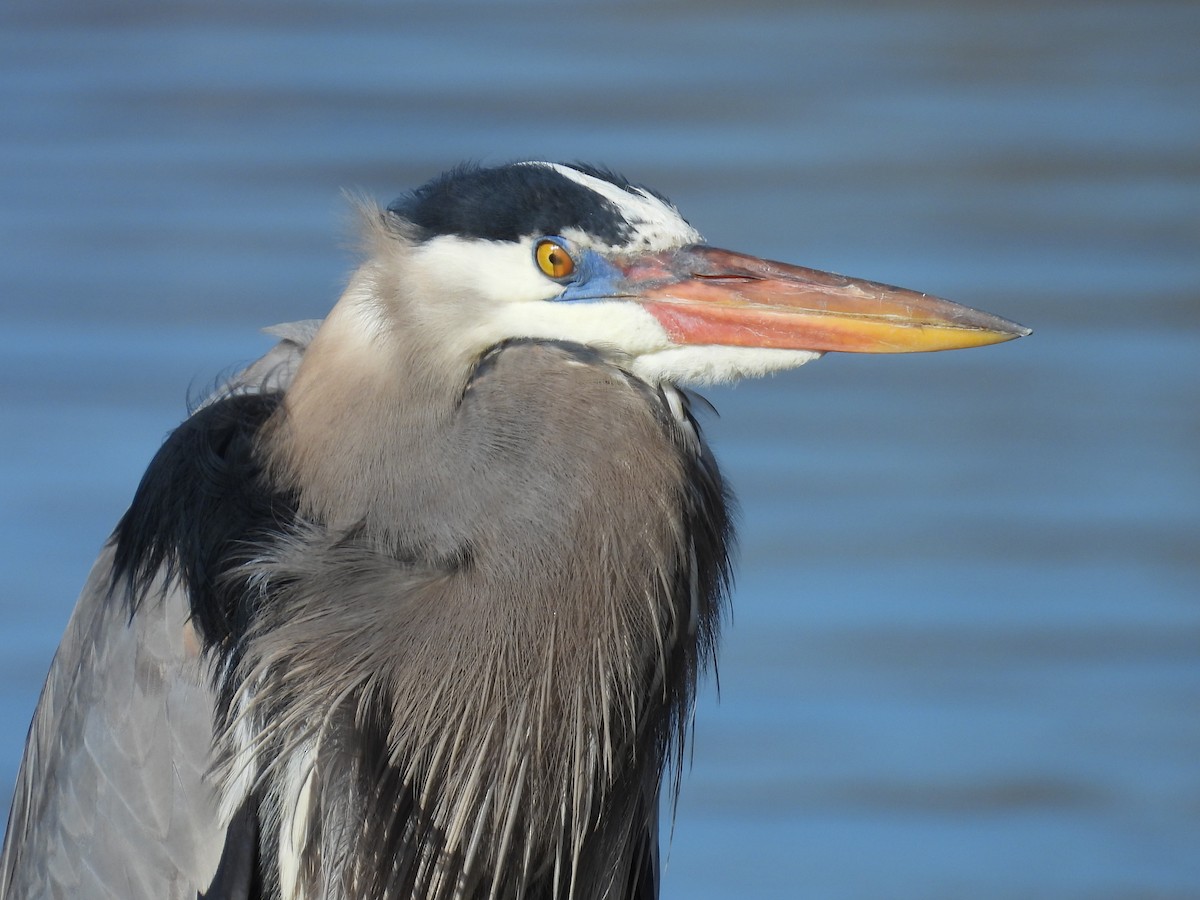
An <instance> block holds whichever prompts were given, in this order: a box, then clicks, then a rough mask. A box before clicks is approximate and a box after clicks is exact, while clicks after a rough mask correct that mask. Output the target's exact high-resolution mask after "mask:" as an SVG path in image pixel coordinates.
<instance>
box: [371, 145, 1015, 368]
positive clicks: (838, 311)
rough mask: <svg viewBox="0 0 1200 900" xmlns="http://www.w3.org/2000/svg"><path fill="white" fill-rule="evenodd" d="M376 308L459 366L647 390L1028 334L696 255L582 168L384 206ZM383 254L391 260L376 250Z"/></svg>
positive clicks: (962, 310)
mask: <svg viewBox="0 0 1200 900" xmlns="http://www.w3.org/2000/svg"><path fill="white" fill-rule="evenodd" d="M379 222H381V223H382V225H383V229H384V231H385V232H386V233H387V234H388V235H389V236H391V237H392V238H395V239H397V240H398V245H397V243H396V241H392V242H391V244H389V243H388V242H387V241H385V242H383V243H382V244H381V245H380V247H379V248H377V254H376V255H377V258H378V257H379V256H380V255H382V257H384V259H383V260H382V262H383V263H384V264H385V268H386V263H387V257H388V255H389V254H390V253H396V254H399V255H401V256H402V257H403V267H402V273H398V277H397V278H395V279H394V280H393V281H394V287H393V289H392V290H391V291H382V292H380V293H382V294H384V295H385V296H386V295H388V294H391V295H393V296H401V297H404V298H407V300H408V304H407V305H408V307H409V310H410V315H417V316H418V317H419V318H420V319H421V321H422V322H424V323H426V324H431V325H433V326H434V327H436V328H438V329H439V333H440V334H441V335H442V336H444V337H445V338H446V339H447V340H448V341H452V342H453V343H454V344H455V345H456V346H458V347H460V348H461V349H462V350H463V351H464V352H466V353H467V354H469V355H478V354H480V353H482V352H484V351H486V350H487V348H489V347H491V346H495V345H496V344H498V343H501V342H503V341H505V340H509V339H514V338H533V339H546V340H562V341H571V342H577V343H581V344H585V345H588V346H591V347H594V348H596V349H598V350H600V351H602V352H607V353H610V354H612V355H614V356H615V357H617V358H619V359H620V360H621V361H622V363H623V364H624V365H625V366H626V367H627V368H629V369H630V370H631V371H633V372H634V373H635V374H637V375H639V376H640V377H642V378H645V379H646V380H648V381H650V382H652V383H656V382H661V381H682V382H690V383H710V382H721V381H730V380H734V379H736V378H741V377H746V376H754V375H761V374H764V373H766V372H771V371H776V370H780V369H787V368H792V367H795V366H799V365H802V364H804V363H806V362H809V361H810V360H813V359H816V358H817V357H819V356H820V355H821V354H823V353H825V352H827V351H849V352H867V353H900V352H912V351H924V350H946V349H953V348H961V347H975V346H981V345H985V344H991V343H997V342H999V341H1006V340H1010V339H1012V338H1015V337H1019V336H1021V335H1023V334H1027V333H1028V329H1025V328H1023V327H1022V326H1019V325H1016V324H1014V323H1012V322H1008V321H1006V320H1004V319H1001V318H998V317H996V316H992V315H989V314H987V313H982V312H978V311H976V310H972V309H969V308H967V307H964V306H960V305H958V304H955V303H951V302H950V301H947V300H942V299H939V298H936V297H932V296H929V295H926V294H920V293H916V292H914V291H909V290H904V289H902V288H896V287H891V286H889V285H884V284H877V283H874V282H869V281H863V280H858V279H852V278H846V277H843V276H840V275H834V274H831V273H827V272H821V271H818V270H815V269H807V268H802V267H799V266H793V265H788V264H785V263H779V262H772V261H770V260H764V259H761V258H758V257H755V256H750V255H747V254H742V253H736V252H733V251H728V250H721V249H718V248H715V247H711V246H709V245H707V244H705V243H704V240H703V238H702V237H701V235H700V233H699V232H698V231H696V229H695V228H693V227H692V226H691V225H690V224H689V223H688V222H687V221H686V220H685V219H684V218H683V216H682V215H680V213H679V211H678V210H677V209H676V208H675V207H674V206H673V205H672V204H671V203H670V201H668V200H667V199H666V198H665V197H663V196H661V195H660V194H657V193H655V192H654V191H651V190H649V189H647V188H645V187H641V186H638V185H635V184H631V183H629V182H627V181H625V180H624V179H623V178H621V177H619V176H617V175H614V174H613V173H611V172H607V171H604V170H600V169H595V168H591V167H589V166H584V165H563V164H557V163H547V162H523V163H513V164H508V165H503V166H497V167H492V168H476V167H463V168H458V169H454V170H451V171H449V172H447V173H445V174H443V175H441V176H439V177H438V178H436V179H434V180H433V181H431V182H429V183H428V184H426V185H424V186H422V187H420V188H418V189H417V190H415V191H413V192H412V193H410V194H408V195H406V196H404V197H402V198H401V199H399V200H397V201H396V202H395V203H393V204H392V205H391V206H389V207H388V209H387V210H386V212H384V213H383V214H382V218H381V219H380V220H379ZM389 247H391V249H389Z"/></svg>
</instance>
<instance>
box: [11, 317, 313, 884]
mask: <svg viewBox="0 0 1200 900" xmlns="http://www.w3.org/2000/svg"><path fill="white" fill-rule="evenodd" d="M316 324H317V323H314V322H299V323H293V324H291V325H286V326H277V327H276V328H275V329H273V330H272V333H273V334H275V335H276V336H277V337H280V338H281V340H280V342H279V344H277V345H276V346H275V347H274V348H273V349H272V350H271V351H269V352H268V353H267V354H266V355H265V356H264V357H263V358H262V359H260V360H259V361H258V362H256V363H254V364H253V365H251V366H250V367H248V368H247V369H246V370H245V371H244V372H242V373H241V374H240V375H238V376H236V377H235V378H234V379H233V380H232V381H231V382H230V383H229V384H228V385H226V386H225V387H224V388H223V389H222V391H229V390H238V391H257V390H264V389H265V390H282V389H285V388H286V386H287V385H288V384H289V383H290V382H291V378H292V375H293V374H294V372H295V369H296V366H297V365H298V363H299V360H300V358H301V356H302V355H303V352H304V348H305V347H306V346H307V344H308V342H309V340H310V339H311V337H312V334H313V333H314V332H315V330H316ZM112 571H113V549H112V546H111V544H110V545H109V546H107V547H106V548H105V549H104V551H103V552H102V553H101V555H100V558H99V559H98V560H97V562H96V564H95V566H94V567H93V568H92V572H91V575H90V576H89V578H88V581H87V584H86V585H85V586H84V589H83V592H82V594H81V595H80V598H79V602H78V604H77V605H76V607H75V611H74V613H73V614H72V616H71V620H70V623H69V624H68V626H67V630H66V633H65V634H64V636H63V639H62V642H61V644H60V645H59V648H58V652H57V653H56V654H55V657H54V662H53V663H52V664H51V667H50V674H49V675H48V677H47V679H46V684H45V686H44V687H43V689H42V695H41V699H40V700H39V701H38V706H37V711H36V712H35V713H34V717H33V723H32V725H31V726H30V730H29V737H28V740H27V743H26V746H25V756H24V759H23V761H22V763H21V770H20V773H19V774H18V776H17V783H16V788H15V791H14V794H13V805H12V810H11V812H10V814H9V820H8V831H7V834H6V836H5V840H4V849H3V853H2V855H0V900H25V898H41V897H62V898H93V897H94V898H108V897H111V898H122V900H142V898H144V900H176V898H179V900H184V898H186V900H196V897H197V895H198V894H199V893H201V892H205V891H207V889H208V888H209V887H210V885H212V884H213V881H214V876H215V874H216V873H217V871H218V868H220V867H221V866H222V862H221V860H222V852H223V850H224V848H225V845H226V843H227V839H228V838H233V837H236V836H234V835H231V834H229V832H230V829H231V826H230V824H229V823H228V822H227V821H224V819H225V818H227V816H222V815H221V811H220V804H219V797H218V794H217V790H216V787H215V785H214V784H213V783H212V781H211V779H210V777H209V772H210V769H211V766H212V756H211V753H212V746H213V719H214V709H215V703H216V698H215V692H214V690H213V687H212V683H213V679H212V677H211V674H212V673H211V672H210V671H209V666H208V663H207V662H206V660H205V659H203V658H202V656H201V653H200V641H199V639H198V636H197V635H196V633H195V632H194V631H193V629H192V626H191V623H190V622H189V614H190V607H189V602H188V598H187V596H186V595H185V593H184V592H183V591H182V590H180V589H179V588H178V587H175V586H169V585H164V584H163V583H162V580H161V576H160V578H159V579H158V580H156V582H155V584H154V585H152V589H151V591H150V592H149V595H148V596H147V597H145V598H143V602H141V603H140V604H139V605H138V607H137V612H136V614H135V615H133V616H132V617H130V615H129V607H128V605H127V603H126V602H125V591H124V586H123V585H118V586H117V589H116V590H112ZM164 588H165V590H164ZM230 812H232V811H230ZM235 818H236V819H240V818H241V817H235ZM233 827H236V826H233Z"/></svg>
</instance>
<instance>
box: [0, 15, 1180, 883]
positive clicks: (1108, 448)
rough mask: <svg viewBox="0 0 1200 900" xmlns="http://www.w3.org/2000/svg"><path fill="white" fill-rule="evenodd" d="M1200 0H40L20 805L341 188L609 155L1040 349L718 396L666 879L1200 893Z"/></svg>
mask: <svg viewBox="0 0 1200 900" xmlns="http://www.w3.org/2000/svg"><path fill="white" fill-rule="evenodd" d="M1198 42H1200V6H1197V5H1196V4H1195V3H1192V2H1180V3H1146V2H1136V3H1135V2H1112V3H1072V2H1067V3H1063V4H1055V5H1053V6H1051V5H1042V4H1034V3H1017V4H1012V3H1008V2H999V0H997V2H975V3H968V4H951V3H944V2H934V0H907V2H899V3H891V4H876V3H866V2H851V3H836V4H835V3H832V2H826V3H814V4H802V5H794V4H790V3H783V2H752V3H740V4H732V3H708V2H688V3H684V2H675V3H657V4H631V3H600V2H593V3H579V4H561V3H551V2H547V0H528V2H512V3H489V2H482V0H480V2H475V3H470V2H455V0H443V2H440V3H437V4H418V3H383V2H370V0H357V2H345V3H340V4H322V3H315V2H307V3H306V2H289V3H283V2H273V3H272V2H263V3H253V4H243V3H208V2H206V3H201V2H191V3H188V2H179V3H170V4H156V3H147V2H138V0H130V2H111V3H107V2H106V3H84V2H77V3H64V2H54V0H50V2H44V3H32V2H9V3H7V4H5V6H4V7H3V8H2V9H0V122H2V123H3V124H2V125H0V242H2V244H3V248H4V249H3V253H2V254H0V303H2V304H3V307H2V309H3V316H2V320H0V435H2V439H0V504H2V509H3V520H2V522H3V524H2V525H0V529H2V531H0V622H2V623H3V626H2V630H0V726H2V727H0V803H3V804H4V805H5V807H6V806H7V797H8V793H9V791H10V790H11V785H12V780H13V778H14V777H15V773H16V769H17V765H18V762H19V759H20V753H21V747H22V743H23V740H24V734H25V728H26V725H27V723H28V720H29V716H30V715H31V713H32V711H33V707H34V704H35V702H36V697H37V692H38V689H39V687H40V684H41V680H42V678H43V676H44V674H45V670H46V667H47V666H48V664H49V662H50V657H51V655H52V653H53V650H54V647H55V645H56V643H57V641H58V638H59V635H60V633H61V631H62V628H63V626H64V624H65V622H66V619H67V616H68V614H69V612H70V609H71V606H72V604H73V602H74V597H75V594H76V592H77V591H78V589H79V587H80V585H81V584H82V582H83V580H84V577H85V575H86V573H87V569H88V567H89V565H90V563H91V560H92V559H93V557H94V555H95V552H96V550H97V549H98V547H99V546H100V544H101V543H102V542H103V540H104V539H105V537H106V536H107V534H108V532H109V530H110V529H111V527H112V525H113V523H114V522H115V521H116V519H117V518H118V517H119V516H120V514H121V512H122V511H123V510H124V508H125V505H126V504H127V503H128V500H129V498H130V496H131V495H132V491H133V488H134V486H135V485H136V483H137V479H138V478H139V476H140V474H141V471H142V469H143V467H144V466H145V464H146V462H147V461H148V459H149V458H150V456H151V455H152V454H153V452H154V450H155V449H156V447H157V445H158V443H159V442H160V441H161V439H162V438H163V436H164V435H165V433H166V432H167V431H168V430H169V429H170V428H171V427H172V426H173V425H174V424H175V423H177V422H178V421H179V419H180V418H181V417H182V416H183V414H184V411H185V402H186V399H187V397H188V395H189V394H191V395H192V396H195V395H197V394H201V393H203V392H204V390H205V389H206V388H207V387H208V386H210V385H211V384H212V383H213V382H214V380H215V379H216V378H217V377H218V376H219V375H220V374H221V373H222V372H224V371H228V370H229V368H230V367H232V366H233V365H235V364H236V363H238V362H243V361H246V360H248V359H250V358H253V357H254V356H255V355H256V354H258V353H259V352H261V350H263V349H264V348H265V347H266V346H267V341H266V339H265V338H262V337H261V336H259V335H258V334H257V333H256V329H258V328H259V327H261V326H264V325H267V324H270V323H272V322H276V321H280V320H288V319H295V318H304V317H311V316H319V315H322V314H323V312H324V311H325V310H326V309H327V308H328V307H329V305H330V304H331V303H332V302H333V300H334V299H335V298H336V295H337V293H338V290H339V286H340V284H341V282H342V279H343V278H344V275H345V273H346V272H347V271H348V269H349V267H350V266H351V265H352V260H353V256H352V254H351V253H350V252H349V251H348V250H347V246H348V244H349V242H350V239H349V237H348V235H349V229H348V227H347V224H346V221H345V204H344V201H343V199H342V197H341V194H340V192H341V191H342V190H343V189H353V190H358V191H362V192H365V193H368V194H370V195H373V196H375V197H377V198H379V199H381V200H383V201H387V200H389V199H391V198H392V197H393V196H395V195H397V194H399V193H400V192H401V191H403V190H405V189H407V188H409V187H413V186H415V185H417V184H419V183H420V182H422V181H423V180H425V179H426V178H428V177H430V176H431V175H433V174H435V173H436V172H438V171H439V170H441V169H442V168H444V167H446V166H448V165H449V164H452V163H454V162H456V161H459V160H462V159H468V158H471V159H481V160H484V161H490V162H498V161H503V160H507V159H511V158H522V157H525V158H550V159H586V160H589V161H594V162H599V163H603V164H607V165H609V166H612V167H614V168H617V169H619V170H622V171H624V172H625V173H626V174H628V175H630V176H631V177H633V178H635V179H636V180H640V181H643V182H645V183H648V184H651V185H653V186H654V187H656V188H659V189H661V190H663V191H664V192H666V193H668V194H669V195H670V196H672V197H673V199H675V200H676V202H677V203H679V205H680V206H681V208H682V209H683V210H684V212H685V214H686V215H688V216H689V218H690V219H691V220H692V221H693V223H694V224H696V225H697V226H698V227H699V228H700V229H701V230H702V231H704V232H705V234H706V235H707V237H708V238H709V239H710V240H711V241H712V242H713V243H716V244H719V245H725V246H731V247H735V248H738V249H744V250H748V251H751V252H755V253H759V254H762V255H766V256H771V257H777V258H783V259H788V260H792V261H795V262H800V263H804V264H808V265H814V266H819V267H822V268H828V269H833V270H836V271H844V272H848V273H852V274H856V275H861V276H864V277H869V278H874V279H878V280H884V281H889V282H893V283H899V284H904V285H906V286H911V287H916V288H920V289H922V290H927V291H930V292H933V293H937V294H940V295H942V296H949V297H953V298H955V299H958V300H961V301H962V302H965V303H968V304H970V305H973V306H979V307H982V308H985V309H988V310H990V311H993V312H996V313H999V314H1001V315H1004V316H1007V317H1010V318H1013V319H1016V320H1018V321H1021V322H1024V323H1026V324H1028V325H1031V326H1033V327H1035V329H1036V334H1035V335H1034V336H1033V337H1031V338H1028V339H1025V340H1022V341H1019V342H1017V343H1015V344H1008V345H1004V346H1000V347H992V348H988V349H985V350H979V351H971V352H967V353H953V354H938V355H932V356H928V357H910V358H871V359H867V358H850V357H838V358H827V359H825V360H822V361H821V362H819V363H817V364H815V365H813V366H809V367H806V368H805V369H801V370H799V371H797V372H794V373H789V374H787V375H785V376H780V377H777V378H774V379H771V380H769V381H765V382H760V383H752V384H743V385H741V386H739V387H737V388H732V389H721V390H713V391H709V392H708V396H709V397H710V399H712V400H713V402H714V403H715V404H716V406H717V407H718V408H719V409H720V411H721V417H720V418H712V419H711V420H710V421H709V422H708V434H709V436H710V439H711V441H712V443H713V444H714V445H715V447H716V449H717V452H718V454H719V456H720V457H721V459H722V460H723V462H724V465H725V468H726V471H727V473H728V474H729V476H730V478H731V480H732V481H733V483H734V485H735V486H736V487H737V488H738V491H739V495H740V498H741V506H742V521H743V526H742V530H741V536H742V539H741V546H742V552H741V563H740V568H739V572H740V577H739V581H738V588H737V592H736V597H735V604H734V606H735V616H734V621H733V623H732V626H731V627H730V628H728V630H727V638H726V641H725V645H724V653H723V656H722V663H721V692H720V693H721V696H720V702H719V704H718V702H717V696H716V695H717V692H716V690H715V689H714V688H713V686H712V684H711V683H710V684H709V686H708V688H707V689H706V691H705V693H704V695H703V698H702V700H701V703H700V709H699V712H698V717H697V724H696V733H695V741H694V747H695V756H694V764H693V765H692V766H691V770H690V773H689V774H688V776H687V778H686V779H685V784H684V791H683V796H682V799H681V801H680V804H679V810H678V816H677V819H676V822H675V826H674V831H673V834H672V835H671V837H670V850H669V858H668V860H667V866H666V876H665V896H666V897H668V898H683V897H687V898H717V897H757V898H785V897H786V898H793V897H795V898H807V897H814V898H877V897H889V898H936V897H944V898H951V897H955V898H957V897H973V898H993V897H995V898H1000V897H1005V898H1027V897H1054V898H1076V897H1078V898H1083V897H1087V898H1118V897H1128V898H1134V897H1137V898H1141V897H1162V898H1181V897H1200V596H1198V590H1197V576H1198V575H1200V562H1198V549H1200V465H1198V462H1197V457H1198V453H1197V448H1198V442H1200V427H1198V426H1200V414H1198V410H1200V331H1198V330H1197V324H1198V323H1200V154H1198V152H1197V150H1198V148H1200V102H1198V98H1200V53H1197V49H1196V48H1197V46H1198Z"/></svg>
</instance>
